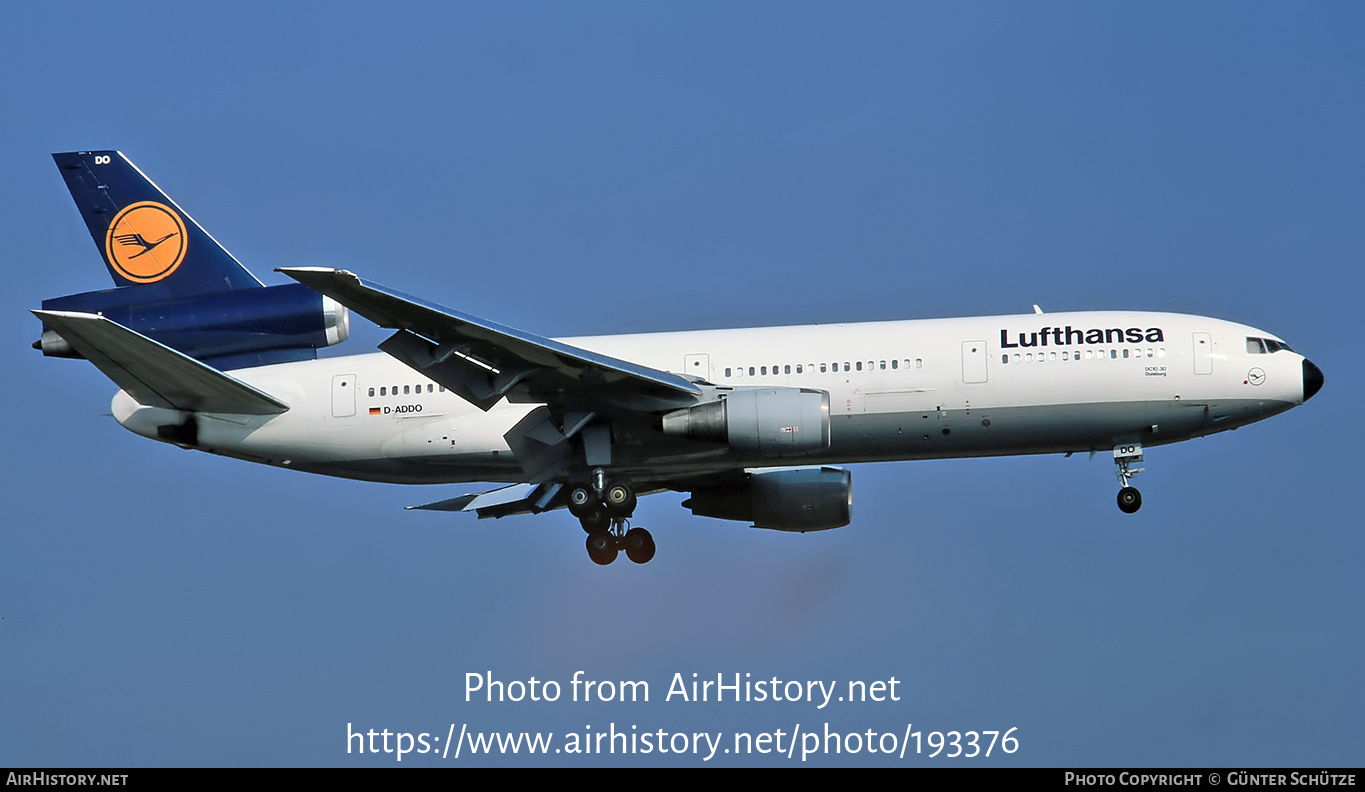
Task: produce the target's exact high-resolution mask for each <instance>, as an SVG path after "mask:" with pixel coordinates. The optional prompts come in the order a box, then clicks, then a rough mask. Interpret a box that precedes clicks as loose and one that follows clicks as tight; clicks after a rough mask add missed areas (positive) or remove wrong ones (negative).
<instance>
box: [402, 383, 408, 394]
mask: <svg viewBox="0 0 1365 792" xmlns="http://www.w3.org/2000/svg"><path fill="white" fill-rule="evenodd" d="M407 393H408V386H407V385H404V386H403V394H404V395H407Z"/></svg>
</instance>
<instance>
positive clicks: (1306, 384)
mask: <svg viewBox="0 0 1365 792" xmlns="http://www.w3.org/2000/svg"><path fill="white" fill-rule="evenodd" d="M1322 383H1323V377H1322V369H1320V368H1318V367H1317V366H1315V365H1313V364H1312V363H1311V362H1310V361H1309V360H1308V358H1304V359H1303V400H1304V401H1308V400H1309V399H1311V398H1313V394H1315V393H1317V392H1318V391H1320V390H1322Z"/></svg>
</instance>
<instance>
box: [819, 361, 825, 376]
mask: <svg viewBox="0 0 1365 792" xmlns="http://www.w3.org/2000/svg"><path fill="white" fill-rule="evenodd" d="M820 373H821V374H824V373H825V364H824V363H821V364H820Z"/></svg>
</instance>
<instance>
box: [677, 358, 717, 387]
mask: <svg viewBox="0 0 1365 792" xmlns="http://www.w3.org/2000/svg"><path fill="white" fill-rule="evenodd" d="M683 374H686V375H687V376H689V377H701V378H702V379H704V380H707V381H710V379H711V356H710V355H684V356H683Z"/></svg>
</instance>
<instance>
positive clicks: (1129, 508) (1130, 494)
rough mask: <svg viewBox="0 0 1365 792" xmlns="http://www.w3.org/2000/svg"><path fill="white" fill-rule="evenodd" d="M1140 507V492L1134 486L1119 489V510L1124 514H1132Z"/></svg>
mask: <svg viewBox="0 0 1365 792" xmlns="http://www.w3.org/2000/svg"><path fill="white" fill-rule="evenodd" d="M1141 508H1142V493H1141V492H1138V491H1137V488H1136V487H1124V488H1123V489H1121V490H1119V511H1121V512H1123V513H1124V514H1132V513H1133V512H1135V511H1137V510H1138V509H1141Z"/></svg>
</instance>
